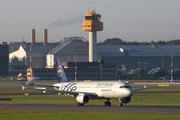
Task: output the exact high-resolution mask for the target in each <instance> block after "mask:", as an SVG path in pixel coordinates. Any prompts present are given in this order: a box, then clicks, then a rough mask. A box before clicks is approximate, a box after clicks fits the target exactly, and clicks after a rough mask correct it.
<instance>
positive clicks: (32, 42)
mask: <svg viewBox="0 0 180 120" xmlns="http://www.w3.org/2000/svg"><path fill="white" fill-rule="evenodd" d="M34 44H35V29H32V30H31V45H34Z"/></svg>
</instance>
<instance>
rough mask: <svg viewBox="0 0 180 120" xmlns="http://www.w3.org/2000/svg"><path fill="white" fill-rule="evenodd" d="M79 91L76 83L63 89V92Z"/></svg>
mask: <svg viewBox="0 0 180 120" xmlns="http://www.w3.org/2000/svg"><path fill="white" fill-rule="evenodd" d="M76 89H77V86H76V83H73V82H72V83H68V84H66V85H64V86H62V87H61V90H63V91H76Z"/></svg>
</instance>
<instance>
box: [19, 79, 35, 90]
mask: <svg viewBox="0 0 180 120" xmlns="http://www.w3.org/2000/svg"><path fill="white" fill-rule="evenodd" d="M36 79H37V77H31V79H30V80H28V81H27V82H25V83H21V85H22V90H24V89H25V88H26V87H27V86H34V85H38V84H39V83H36V82H35V80H36Z"/></svg>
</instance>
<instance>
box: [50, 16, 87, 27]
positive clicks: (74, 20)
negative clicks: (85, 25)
mask: <svg viewBox="0 0 180 120" xmlns="http://www.w3.org/2000/svg"><path fill="white" fill-rule="evenodd" d="M83 17H84V15H83V14H82V13H80V14H79V15H77V16H75V17H74V16H72V15H71V14H70V15H69V16H68V17H67V19H65V20H63V19H62V18H59V19H58V20H57V21H55V22H53V23H51V24H50V25H49V26H50V27H61V26H68V25H77V26H78V25H80V24H82V22H83Z"/></svg>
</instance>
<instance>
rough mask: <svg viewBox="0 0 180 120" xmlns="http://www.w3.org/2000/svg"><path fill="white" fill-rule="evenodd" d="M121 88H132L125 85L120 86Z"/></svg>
mask: <svg viewBox="0 0 180 120" xmlns="http://www.w3.org/2000/svg"><path fill="white" fill-rule="evenodd" d="M119 88H131V87H130V86H128V85H124V86H120V87H119Z"/></svg>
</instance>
